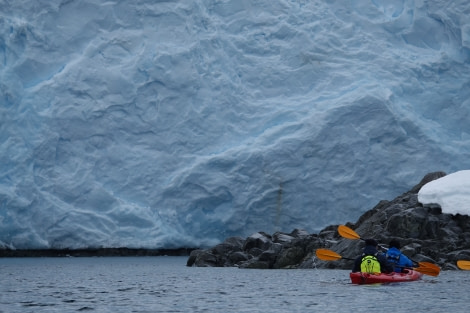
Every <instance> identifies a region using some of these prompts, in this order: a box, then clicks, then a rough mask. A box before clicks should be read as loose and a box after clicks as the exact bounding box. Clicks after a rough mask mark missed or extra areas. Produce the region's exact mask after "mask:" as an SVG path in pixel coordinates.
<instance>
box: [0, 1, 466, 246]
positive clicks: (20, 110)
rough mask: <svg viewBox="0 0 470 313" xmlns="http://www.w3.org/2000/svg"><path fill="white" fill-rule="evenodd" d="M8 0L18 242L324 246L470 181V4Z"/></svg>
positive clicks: (5, 36)
mask: <svg viewBox="0 0 470 313" xmlns="http://www.w3.org/2000/svg"><path fill="white" fill-rule="evenodd" d="M0 4H1V7H2V10H1V11H0V147H1V149H0V247H9V248H16V249H26V248H87V247H130V248H135V247H144V248H178V247H194V246H208V245H212V244H215V243H217V242H219V241H221V240H223V239H224V238H226V237H228V236H232V235H240V236H245V235H249V234H251V233H253V232H256V231H266V232H274V231H287V232H289V231H291V230H293V229H294V228H303V229H306V230H307V231H310V232H316V231H318V230H320V229H321V228H323V227H325V226H327V225H330V224H336V223H345V222H347V221H355V220H356V219H357V218H358V217H359V216H360V215H361V214H362V213H363V212H365V211H367V210H369V209H371V208H372V207H373V206H374V205H375V204H377V203H378V202H379V201H380V200H382V199H393V198H394V197H395V196H397V195H399V194H401V193H402V192H405V191H407V190H409V189H410V187H412V186H413V185H415V184H416V183H418V182H419V180H420V179H421V178H422V177H423V176H424V175H425V174H427V173H429V172H432V171H445V172H447V173H451V172H456V171H460V170H463V169H468V160H469V153H470V123H469V122H468V121H469V120H470V116H469V113H470V20H469V18H468V17H469V16H470V3H469V2H468V1H467V0H457V1H452V2H449V1H443V0H434V1H425V0H393V1H392V0H372V1H361V0H351V1H303V0H296V1H294V0H282V1H275V2H273V1H268V0H261V1H256V2H253V1H243V0H195V1H151V0H139V1H118V2H114V1H99V0H83V1H65V0H48V1H46V0H41V1H26V0H16V1H6V2H5V1H0Z"/></svg>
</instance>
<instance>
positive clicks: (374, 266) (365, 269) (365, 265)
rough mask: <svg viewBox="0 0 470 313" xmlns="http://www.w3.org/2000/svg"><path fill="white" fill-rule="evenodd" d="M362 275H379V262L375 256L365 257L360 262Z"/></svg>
mask: <svg viewBox="0 0 470 313" xmlns="http://www.w3.org/2000/svg"><path fill="white" fill-rule="evenodd" d="M361 272H362V273H370V274H372V273H380V262H379V260H378V259H377V257H376V256H375V255H365V256H364V257H362V262H361Z"/></svg>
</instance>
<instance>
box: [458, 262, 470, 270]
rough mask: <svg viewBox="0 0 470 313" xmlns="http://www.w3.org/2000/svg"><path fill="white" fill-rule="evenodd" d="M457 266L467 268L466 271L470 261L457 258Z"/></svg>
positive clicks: (469, 267)
mask: <svg viewBox="0 0 470 313" xmlns="http://www.w3.org/2000/svg"><path fill="white" fill-rule="evenodd" d="M457 266H458V268H460V269H461V270H467V271H468V270H470V261H466V260H458V261H457Z"/></svg>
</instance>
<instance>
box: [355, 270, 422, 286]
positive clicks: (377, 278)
mask: <svg viewBox="0 0 470 313" xmlns="http://www.w3.org/2000/svg"><path fill="white" fill-rule="evenodd" d="M421 276H423V274H421V273H420V272H417V271H414V270H406V272H405V273H395V272H393V273H389V274H385V273H375V274H374V273H372V274H369V273H361V272H355V273H350V274H349V277H351V282H352V283H353V284H360V285H362V284H383V283H399V282H406V281H415V280H418V279H420V278H421Z"/></svg>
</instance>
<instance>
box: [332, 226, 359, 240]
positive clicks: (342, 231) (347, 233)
mask: <svg viewBox="0 0 470 313" xmlns="http://www.w3.org/2000/svg"><path fill="white" fill-rule="evenodd" d="M338 233H339V235H340V236H341V237H344V238H347V239H354V240H355V239H361V236H359V235H358V234H357V233H356V232H355V231H354V230H352V229H351V228H349V227H348V226H345V225H339V226H338Z"/></svg>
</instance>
